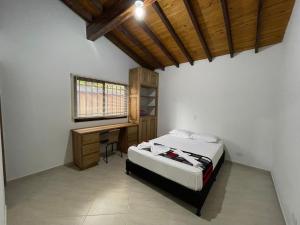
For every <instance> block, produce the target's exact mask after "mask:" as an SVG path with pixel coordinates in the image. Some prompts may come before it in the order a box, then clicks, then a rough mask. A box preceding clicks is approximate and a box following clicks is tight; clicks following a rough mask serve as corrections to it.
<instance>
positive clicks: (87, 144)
mask: <svg viewBox="0 0 300 225" xmlns="http://www.w3.org/2000/svg"><path fill="white" fill-rule="evenodd" d="M73 158H74V163H75V165H76V166H78V167H79V168H80V169H86V168H88V167H91V166H95V165H97V163H98V161H99V159H100V135H99V133H91V134H90V133H87V134H82V135H81V134H79V133H77V132H74V131H73Z"/></svg>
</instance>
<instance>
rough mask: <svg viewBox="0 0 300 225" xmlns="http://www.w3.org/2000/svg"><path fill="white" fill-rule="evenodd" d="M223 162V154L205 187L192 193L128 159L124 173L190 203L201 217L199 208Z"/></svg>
mask: <svg viewBox="0 0 300 225" xmlns="http://www.w3.org/2000/svg"><path fill="white" fill-rule="evenodd" d="M224 160H225V152H224V153H223V155H222V157H221V158H220V160H219V162H218V164H217V166H216V167H215V169H214V171H213V174H212V176H211V177H210V179H209V180H208V182H207V183H206V185H205V186H204V187H203V188H202V190H201V191H194V190H191V189H189V188H187V187H184V186H182V185H180V184H178V183H176V182H174V181H171V180H169V179H167V178H164V177H162V176H160V175H158V174H156V173H154V172H152V171H150V170H148V169H145V168H144V167H142V166H139V165H137V164H135V163H133V162H131V161H130V160H129V159H127V160H126V173H127V174H128V175H129V174H130V173H133V174H135V175H137V176H138V177H141V178H143V179H144V180H146V181H149V182H150V183H152V184H154V185H156V186H158V187H159V188H161V189H163V190H165V191H167V192H169V193H170V194H172V195H174V196H176V197H178V198H180V199H182V200H184V201H185V202H188V203H190V204H191V205H193V206H195V207H196V208H197V212H196V214H197V215H198V216H201V208H202V206H203V204H204V202H205V199H206V197H207V195H208V193H209V191H210V189H211V187H212V185H213V183H214V181H215V180H216V177H217V175H218V173H219V170H220V168H221V166H222V165H223V163H224Z"/></svg>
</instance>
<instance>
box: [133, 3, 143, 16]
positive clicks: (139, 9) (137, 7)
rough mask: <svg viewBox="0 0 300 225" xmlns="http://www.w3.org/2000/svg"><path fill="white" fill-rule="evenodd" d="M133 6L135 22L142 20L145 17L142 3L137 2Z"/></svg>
mask: <svg viewBox="0 0 300 225" xmlns="http://www.w3.org/2000/svg"><path fill="white" fill-rule="evenodd" d="M134 5H135V13H134V17H135V18H136V19H137V20H143V19H144V17H145V9H144V2H143V1H140V0H138V1H135V3H134Z"/></svg>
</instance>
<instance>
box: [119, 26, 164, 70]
mask: <svg viewBox="0 0 300 225" xmlns="http://www.w3.org/2000/svg"><path fill="white" fill-rule="evenodd" d="M117 29H118V30H119V31H120V32H121V33H122V34H124V36H126V37H127V38H128V39H129V40H130V41H131V42H132V43H133V44H134V45H136V46H138V47H139V48H140V49H141V50H142V51H143V52H144V53H145V54H146V55H147V56H148V57H149V58H150V59H151V60H152V61H153V62H154V63H155V64H156V66H157V68H160V69H162V70H164V69H165V68H164V65H162V64H161V63H160V62H159V61H158V60H157V59H156V57H155V56H154V55H153V54H152V53H151V52H150V51H149V50H148V49H147V48H146V46H145V45H144V44H143V43H142V42H141V41H139V40H138V39H137V38H136V37H135V36H134V35H132V34H131V33H130V32H129V30H127V29H126V28H125V27H124V26H122V25H120V26H119V27H118V28H117Z"/></svg>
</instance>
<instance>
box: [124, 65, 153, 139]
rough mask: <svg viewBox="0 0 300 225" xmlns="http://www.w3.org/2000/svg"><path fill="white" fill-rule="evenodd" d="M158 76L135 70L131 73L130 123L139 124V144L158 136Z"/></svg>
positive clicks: (149, 71) (141, 69) (151, 72)
mask: <svg viewBox="0 0 300 225" xmlns="http://www.w3.org/2000/svg"><path fill="white" fill-rule="evenodd" d="M157 102H158V74H157V73H155V72H154V71H151V70H148V69H144V68H135V69H132V70H130V72H129V121H130V122H132V123H137V124H138V125H139V128H138V133H139V135H138V137H139V140H138V142H139V143H141V142H143V141H148V140H151V139H154V138H156V136H157V111H158V110H157Z"/></svg>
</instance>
